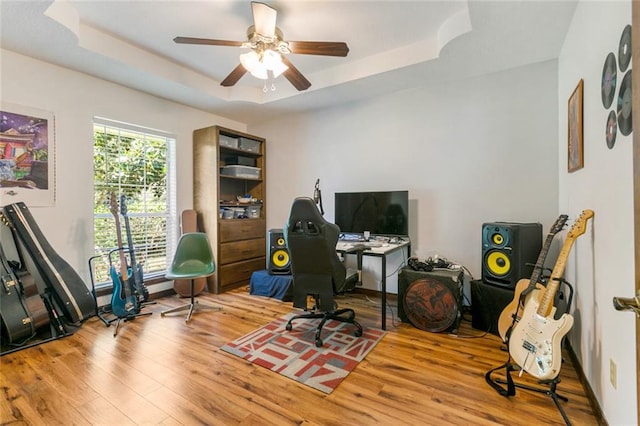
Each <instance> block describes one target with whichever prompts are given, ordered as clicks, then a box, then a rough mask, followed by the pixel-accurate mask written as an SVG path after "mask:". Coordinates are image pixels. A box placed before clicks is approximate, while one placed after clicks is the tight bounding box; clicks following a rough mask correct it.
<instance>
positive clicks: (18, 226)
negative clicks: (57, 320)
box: [3, 202, 96, 323]
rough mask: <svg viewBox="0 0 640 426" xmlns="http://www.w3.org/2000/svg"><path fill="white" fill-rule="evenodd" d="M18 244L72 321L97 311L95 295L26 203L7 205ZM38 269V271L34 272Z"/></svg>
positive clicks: (9, 218) (10, 222)
mask: <svg viewBox="0 0 640 426" xmlns="http://www.w3.org/2000/svg"><path fill="white" fill-rule="evenodd" d="M3 213H4V216H5V218H7V219H8V221H9V227H10V228H11V230H12V232H13V234H14V238H15V239H16V243H21V245H22V246H23V247H24V248H25V250H24V251H26V253H25V254H26V255H28V256H29V257H30V258H31V260H33V264H35V266H36V268H37V273H34V274H33V275H34V276H36V277H40V278H41V279H42V280H43V284H44V285H45V286H46V287H47V288H49V289H51V290H52V294H53V296H54V299H55V301H56V302H57V305H58V306H59V307H60V309H61V310H62V313H63V314H64V317H65V318H66V319H67V320H68V321H69V322H71V323H78V322H81V321H84V320H86V319H87V318H90V317H92V316H94V315H95V314H96V306H95V301H94V298H93V295H92V293H91V291H90V290H89V288H88V287H87V286H86V285H85V283H84V281H83V280H82V278H80V275H78V273H77V272H76V271H75V270H74V269H73V268H72V267H71V265H69V264H68V263H67V262H66V261H65V260H64V259H62V258H61V257H60V256H59V255H58V254H57V253H56V251H55V250H54V249H53V248H52V247H51V245H50V244H49V242H48V241H47V239H46V238H45V236H44V234H43V233H42V231H41V230H40V228H39V227H38V224H37V223H36V222H35V220H34V219H33V216H32V215H31V212H30V211H29V208H28V207H27V206H26V205H25V204H24V203H22V202H20V203H14V204H9V205H7V206H4V209H3ZM34 272H35V271H34Z"/></svg>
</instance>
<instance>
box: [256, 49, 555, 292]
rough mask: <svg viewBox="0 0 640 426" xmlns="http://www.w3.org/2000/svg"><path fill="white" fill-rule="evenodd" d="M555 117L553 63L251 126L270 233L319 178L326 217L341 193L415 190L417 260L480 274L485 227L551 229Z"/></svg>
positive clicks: (412, 233) (413, 217)
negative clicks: (510, 224)
mask: <svg viewBox="0 0 640 426" xmlns="http://www.w3.org/2000/svg"><path fill="white" fill-rule="evenodd" d="M557 117H558V105H557V63H556V62H555V61H549V62H544V63H540V64H535V65H531V66H527V67H523V68H518V69H513V70H510V71H505V72H500V73H497V74H492V75H486V76H482V77H477V78H472V79H467V80H463V81H455V82H449V83H444V84H441V85H438V86H429V85H428V82H425V87H423V88H420V89H415V90H411V91H404V92H399V93H394V94H391V95H388V96H383V97H378V98H374V99H370V100H367V101H362V102H358V103H353V104H349V105H342V106H340V107H336V108H332V109H330V110H326V111H318V112H315V113H310V114H300V115H295V116H292V117H289V118H287V119H283V120H279V121H272V122H269V123H263V124H261V125H259V126H258V125H254V126H250V127H249V130H250V131H251V132H252V133H256V134H259V135H261V136H265V137H266V139H267V168H268V182H267V183H268V185H267V199H268V200H269V203H268V214H267V221H268V226H269V227H273V228H278V227H281V226H282V224H283V223H284V222H285V220H286V219H287V216H288V213H289V207H290V205H291V202H292V200H293V198H294V197H296V196H301V195H306V196H312V195H313V186H314V184H315V181H316V179H318V178H320V187H321V189H322V194H323V201H324V203H323V204H324V208H325V212H326V217H327V218H328V219H330V220H332V219H333V196H334V193H335V192H341V191H360V190H362V191H365V190H394V189H407V190H409V199H410V208H409V210H410V212H409V214H410V219H409V222H410V223H409V233H410V237H411V240H412V254H413V255H416V256H418V257H420V258H422V259H424V258H426V257H428V256H433V255H435V254H438V255H439V256H444V257H446V258H447V259H449V260H452V261H457V262H459V263H461V264H463V265H465V266H466V267H467V268H469V269H470V270H471V271H472V273H473V275H474V277H475V278H476V279H479V278H480V276H481V264H482V263H481V262H482V260H481V241H480V237H481V227H482V223H484V222H494V221H515V222H541V223H542V224H543V226H544V228H545V229H547V228H548V227H549V226H550V225H551V224H552V223H553V221H554V220H555V218H556V217H557V214H558V201H557V196H558V193H557V186H558V176H557V164H558V152H557V151H558V150H557V133H558V128H557ZM401 260H402V259H399V261H401ZM376 261H377V260H375V259H374V260H371V262H373V263H372V264H371V265H367V264H365V270H367V269H375V268H376V265H375V262H376ZM397 261H398V259H394V261H392V262H390V263H389V265H388V268H387V271H388V272H390V271H393V270H394V269H395V268H396V267H397V266H398V265H397V263H396V262H397ZM378 264H379V263H378ZM375 273H376V271H375V270H374V271H372V276H375ZM378 278H379V275H378ZM364 281H365V287H368V288H376V286H377V288H379V284H378V285H377V284H376V282H377V280H376V279H375V278H374V279H373V280H370V279H367V276H366V275H365V279H364ZM392 281H393V278H392ZM367 282H368V283H369V284H367ZM372 283H373V284H372ZM389 288H390V291H395V290H394V288H393V282H392V283H391V284H390V286H389Z"/></svg>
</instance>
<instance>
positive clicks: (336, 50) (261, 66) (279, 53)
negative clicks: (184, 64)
mask: <svg viewBox="0 0 640 426" xmlns="http://www.w3.org/2000/svg"><path fill="white" fill-rule="evenodd" d="M251 11H252V13H253V25H251V26H250V27H249V28H248V29H247V39H248V41H230V40H214V39H208V38H193V37H176V38H174V39H173V41H174V42H176V43H182V44H207V45H213V46H232V47H244V48H249V49H251V50H250V51H249V52H248V53H245V54H242V55H240V64H239V65H238V66H237V67H236V68H235V69H234V70H233V71H231V73H230V74H229V75H228V76H227V77H225V79H224V80H222V82H221V83H220V85H221V86H225V87H229V86H233V85H234V84H236V83H237V82H238V81H239V80H240V79H241V78H242V76H244V75H245V73H247V72H249V73H251V74H252V75H253V76H255V77H257V78H260V79H263V80H266V79H267V78H269V77H273V78H275V77H278V76H279V75H281V74H282V75H284V77H285V78H286V79H287V80H289V82H290V83H291V84H293V86H294V87H295V88H296V89H298V90H306V89H308V88H309V87H311V83H310V82H309V80H307V79H306V77H305V76H304V75H302V73H301V72H300V71H299V70H298V69H297V68H296V67H295V66H293V64H292V63H291V61H289V59H287V57H286V56H285V55H287V54H289V53H296V54H302V55H323V56H342V57H345V56H347V54H348V53H349V47H348V46H347V44H346V43H344V42H330V41H285V40H284V36H283V34H282V31H281V30H280V28H278V27H277V26H276V16H277V13H278V12H277V11H276V10H275V9H274V8H272V7H270V6H268V5H266V4H265V3H260V2H255V1H254V2H251Z"/></svg>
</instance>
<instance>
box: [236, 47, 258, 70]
mask: <svg viewBox="0 0 640 426" xmlns="http://www.w3.org/2000/svg"><path fill="white" fill-rule="evenodd" d="M240 63H241V64H242V66H243V67H244V68H245V69H246V70H247V71H249V72H251V71H252V70H253V69H254V68H257V67H258V66H259V65H260V56H259V55H258V54H257V53H256V52H254V51H253V50H252V51H250V52H247V53H243V54H242V55H240Z"/></svg>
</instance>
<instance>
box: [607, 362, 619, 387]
mask: <svg viewBox="0 0 640 426" xmlns="http://www.w3.org/2000/svg"><path fill="white" fill-rule="evenodd" d="M609 380H610V381H611V385H612V386H613V388H614V389H616V388H617V387H618V367H617V366H616V362H615V361H614V360H613V358H609Z"/></svg>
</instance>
